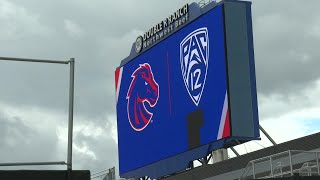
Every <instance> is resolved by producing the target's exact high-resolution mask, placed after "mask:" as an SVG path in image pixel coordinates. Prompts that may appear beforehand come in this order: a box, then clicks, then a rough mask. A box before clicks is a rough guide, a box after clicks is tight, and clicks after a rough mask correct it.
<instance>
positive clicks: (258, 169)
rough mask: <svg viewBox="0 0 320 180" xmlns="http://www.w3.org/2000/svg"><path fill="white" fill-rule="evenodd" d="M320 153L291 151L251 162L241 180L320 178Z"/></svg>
mask: <svg viewBox="0 0 320 180" xmlns="http://www.w3.org/2000/svg"><path fill="white" fill-rule="evenodd" d="M319 155H320V152H315V151H300V150H289V151H285V152H281V153H277V154H273V155H271V156H266V157H263V158H259V159H255V160H252V161H250V162H249V163H248V164H247V166H246V167H245V170H244V171H243V173H242V175H241V177H240V178H239V179H240V180H246V179H266V178H279V177H290V176H293V174H296V173H298V174H299V175H300V176H315V175H316V176H320V166H319Z"/></svg>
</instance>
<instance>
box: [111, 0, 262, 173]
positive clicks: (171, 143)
mask: <svg viewBox="0 0 320 180" xmlns="http://www.w3.org/2000/svg"><path fill="white" fill-rule="evenodd" d="M214 3H215V2H213V4H212V3H211V5H212V6H206V7H204V8H199V6H196V8H194V9H193V10H192V11H191V10H190V14H189V12H188V8H187V7H188V6H184V7H183V8H181V9H180V10H178V11H177V12H176V13H175V14H174V15H172V16H169V18H168V19H167V21H163V22H162V23H160V24H157V25H156V26H155V27H153V28H152V29H151V30H150V31H148V32H147V33H145V34H144V36H140V38H137V41H136V43H135V45H134V46H133V49H132V51H131V53H130V56H129V57H128V58H126V59H125V60H123V61H122V62H121V65H120V66H119V67H118V68H117V69H116V71H115V81H116V99H117V104H116V110H117V126H118V151H119V167H120V176H121V177H126V178H130V177H135V178H138V177H142V176H150V177H151V178H158V177H162V176H165V175H167V174H172V173H175V172H177V171H182V170H185V169H186V168H187V167H189V165H190V162H192V160H195V159H199V158H202V157H205V156H206V155H208V153H210V152H211V151H214V150H216V149H219V148H228V147H231V146H234V145H237V144H239V143H244V142H247V141H250V140H253V139H259V137H260V134H259V121H258V107H257V95H256V80H255V65H254V52H253V35H252V20H251V3H250V2H243V1H232V0H230V1H228V0H225V1H223V2H221V3H219V4H214ZM193 5H194V4H193ZM189 7H190V6H189ZM197 8H198V9H197ZM196 12H199V13H198V14H197V15H195V14H192V13H196ZM179 18H180V19H179ZM188 19H189V21H188ZM186 21H188V22H187V23H185V24H184V25H181V24H183V23H184V22H186ZM168 22H171V25H170V24H169V23H168ZM167 23H168V24H167ZM174 27H176V29H175V30H174ZM180 27H181V28H180ZM179 28H180V29H179ZM169 31H170V32H169ZM164 34H167V36H165V35H164ZM161 38H162V39H161Z"/></svg>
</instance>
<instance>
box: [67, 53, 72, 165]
mask: <svg viewBox="0 0 320 180" xmlns="http://www.w3.org/2000/svg"><path fill="white" fill-rule="evenodd" d="M69 62H70V82H69V83H70V85H69V124H68V156H67V159H68V160H67V164H68V170H69V171H71V170H72V142H73V141H72V134H73V98H74V58H70V61H69Z"/></svg>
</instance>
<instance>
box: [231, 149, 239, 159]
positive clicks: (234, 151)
mask: <svg viewBox="0 0 320 180" xmlns="http://www.w3.org/2000/svg"><path fill="white" fill-rule="evenodd" d="M230 149H231V150H232V152H233V153H234V154H236V156H238V157H239V156H240V154H239V153H238V152H237V151H236V150H235V149H234V148H233V147H230Z"/></svg>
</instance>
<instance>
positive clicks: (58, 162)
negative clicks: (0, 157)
mask: <svg viewBox="0 0 320 180" xmlns="http://www.w3.org/2000/svg"><path fill="white" fill-rule="evenodd" d="M47 165H67V163H66V162H64V161H54V162H16V163H0V166H47Z"/></svg>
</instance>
